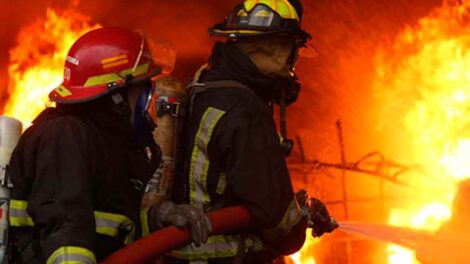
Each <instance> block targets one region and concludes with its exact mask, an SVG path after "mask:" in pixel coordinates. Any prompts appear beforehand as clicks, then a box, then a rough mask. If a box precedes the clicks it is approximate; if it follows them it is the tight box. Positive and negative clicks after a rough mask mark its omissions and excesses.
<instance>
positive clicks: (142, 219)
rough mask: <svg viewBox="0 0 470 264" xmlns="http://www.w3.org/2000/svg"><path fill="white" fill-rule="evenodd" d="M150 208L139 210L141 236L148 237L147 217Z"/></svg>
mask: <svg viewBox="0 0 470 264" xmlns="http://www.w3.org/2000/svg"><path fill="white" fill-rule="evenodd" d="M149 210H150V207H145V208H142V209H140V225H141V226H142V236H143V237H144V236H148V235H149V234H150V227H149V215H148V212H149Z"/></svg>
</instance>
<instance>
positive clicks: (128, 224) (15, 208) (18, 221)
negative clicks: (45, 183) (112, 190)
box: [10, 200, 135, 244]
mask: <svg viewBox="0 0 470 264" xmlns="http://www.w3.org/2000/svg"><path fill="white" fill-rule="evenodd" d="M27 207H28V202H27V201H22V200H11V202H10V225H11V226H14V227H27V226H33V225H34V222H33V219H32V218H31V217H30V216H29V215H28V213H27V211H26V209H27ZM94 216H95V225H96V229H95V231H96V233H98V234H101V235H105V236H110V237H117V236H118V235H119V231H120V230H122V229H124V230H126V231H127V232H128V235H127V237H126V240H125V241H124V242H125V243H126V244H128V243H130V242H132V241H133V240H134V236H135V225H134V222H133V221H132V220H130V219H129V218H127V217H126V216H124V215H120V214H112V213H106V212H100V211H95V212H94Z"/></svg>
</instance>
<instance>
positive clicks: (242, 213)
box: [101, 206, 251, 264]
mask: <svg viewBox="0 0 470 264" xmlns="http://www.w3.org/2000/svg"><path fill="white" fill-rule="evenodd" d="M208 217H209V219H210V221H211V223H212V234H211V235H224V234H227V233H231V232H235V231H239V230H241V229H244V228H247V227H249V226H250V223H251V214H250V212H249V211H248V209H247V208H246V207H243V206H237V207H230V208H225V209H221V210H217V211H213V212H210V213H208ZM189 243H191V235H190V233H189V229H188V228H187V227H186V228H183V229H179V228H177V227H174V226H171V227H166V228H164V229H161V230H159V231H156V232H154V233H152V234H151V235H149V236H146V237H144V238H142V239H139V240H137V241H136V242H134V243H131V244H129V245H127V246H126V247H124V248H122V249H121V250H119V251H116V252H115V253H113V254H112V255H111V256H109V257H108V258H106V259H105V260H104V261H102V262H101V263H102V264H120V263H122V264H128V263H135V264H143V263H151V261H153V260H155V259H156V258H157V257H158V256H160V255H163V254H164V253H166V252H170V251H172V250H176V249H179V248H181V247H184V246H186V245H188V244H189Z"/></svg>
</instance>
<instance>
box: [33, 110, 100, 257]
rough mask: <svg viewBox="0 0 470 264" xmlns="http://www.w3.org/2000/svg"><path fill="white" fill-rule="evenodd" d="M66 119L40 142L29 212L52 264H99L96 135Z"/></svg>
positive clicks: (56, 125) (49, 131) (36, 232)
mask: <svg viewBox="0 0 470 264" xmlns="http://www.w3.org/2000/svg"><path fill="white" fill-rule="evenodd" d="M64 119H65V118H64ZM64 119H59V120H55V121H54V122H51V124H50V128H49V129H48V130H47V131H45V133H44V134H43V136H42V137H41V140H40V141H39V143H38V146H37V153H36V162H35V164H31V165H32V166H35V172H36V173H35V174H36V179H35V180H34V184H33V186H32V190H31V194H30V196H29V198H28V214H29V215H30V216H31V217H32V219H33V222H34V230H35V236H36V237H37V239H38V242H39V246H40V248H41V250H42V255H43V256H44V258H45V259H47V263H59V262H60V261H61V260H64V259H69V260H77V261H81V262H83V263H95V262H96V261H95V257H94V254H93V253H92V243H93V241H94V236H95V220H94V212H93V205H92V190H91V183H90V178H91V177H92V173H93V171H92V160H93V156H92V154H93V153H92V151H91V147H92V146H91V141H90V138H91V137H89V136H87V134H89V132H88V133H87V129H86V127H83V125H82V126H80V124H77V123H76V122H78V121H76V122H70V121H69V122H66V120H64ZM81 262H80V263H81ZM60 263H61V262H60ZM77 263H78V262H77Z"/></svg>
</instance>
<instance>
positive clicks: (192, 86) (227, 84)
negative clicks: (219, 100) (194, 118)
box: [186, 64, 253, 114]
mask: <svg viewBox="0 0 470 264" xmlns="http://www.w3.org/2000/svg"><path fill="white" fill-rule="evenodd" d="M206 69H207V64H204V65H203V66H202V67H201V68H199V70H198V71H197V72H196V74H195V75H194V79H193V81H192V82H190V83H188V84H187V85H186V90H187V91H188V94H189V100H190V101H189V113H190V114H192V112H193V102H194V98H196V96H197V95H199V94H201V93H204V92H206V91H208V90H211V89H219V88H237V89H244V90H246V91H250V92H253V90H251V89H250V88H248V87H247V86H246V85H244V84H242V83H240V82H237V81H233V80H220V81H209V82H200V78H201V75H202V73H203V71H204V70H206Z"/></svg>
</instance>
